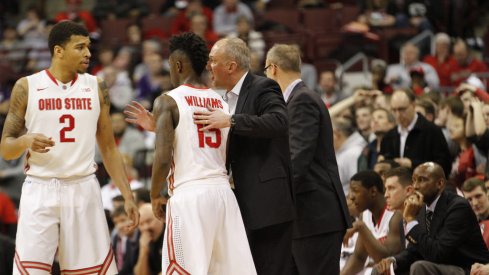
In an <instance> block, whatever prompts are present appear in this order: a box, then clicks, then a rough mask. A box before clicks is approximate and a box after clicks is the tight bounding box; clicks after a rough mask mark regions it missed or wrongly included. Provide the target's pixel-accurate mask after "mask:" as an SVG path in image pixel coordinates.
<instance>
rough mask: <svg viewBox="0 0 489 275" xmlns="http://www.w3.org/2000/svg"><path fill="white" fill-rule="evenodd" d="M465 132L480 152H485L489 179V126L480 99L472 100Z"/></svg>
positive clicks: (486, 172) (485, 170)
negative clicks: (485, 120)
mask: <svg viewBox="0 0 489 275" xmlns="http://www.w3.org/2000/svg"><path fill="white" fill-rule="evenodd" d="M465 134H466V136H467V138H468V139H469V140H470V141H471V142H473V143H474V144H475V145H476V147H477V149H478V150H479V151H480V152H483V153H485V156H486V167H485V169H484V172H483V173H484V176H485V179H486V180H488V179H489V161H487V159H489V128H488V127H487V126H486V123H485V122H484V115H483V113H482V104H481V103H480V101H478V100H475V99H474V100H472V101H471V103H470V107H469V111H468V112H467V116H466V125H465Z"/></svg>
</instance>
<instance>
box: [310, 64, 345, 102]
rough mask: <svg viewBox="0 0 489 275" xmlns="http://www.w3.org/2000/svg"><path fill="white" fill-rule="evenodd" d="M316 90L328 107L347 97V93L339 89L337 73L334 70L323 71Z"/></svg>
mask: <svg viewBox="0 0 489 275" xmlns="http://www.w3.org/2000/svg"><path fill="white" fill-rule="evenodd" d="M316 91H317V92H318V93H319V95H321V99H322V100H323V102H324V104H326V106H327V107H328V108H329V107H331V106H333V105H334V104H336V103H337V102H339V101H341V100H343V99H344V98H346V95H344V93H343V92H342V91H340V90H339V89H338V85H337V79H336V75H335V73H334V72H333V71H323V72H321V75H320V76H319V83H318V85H317V88H316Z"/></svg>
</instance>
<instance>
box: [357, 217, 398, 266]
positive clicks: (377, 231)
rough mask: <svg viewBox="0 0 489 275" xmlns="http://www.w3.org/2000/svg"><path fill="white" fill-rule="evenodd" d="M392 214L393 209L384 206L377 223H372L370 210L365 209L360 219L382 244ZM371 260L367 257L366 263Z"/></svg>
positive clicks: (387, 232)
mask: <svg viewBox="0 0 489 275" xmlns="http://www.w3.org/2000/svg"><path fill="white" fill-rule="evenodd" d="M392 216H394V211H389V210H387V209H386V208H384V213H383V214H382V216H380V221H377V224H374V222H373V219H372V212H370V210H365V211H363V213H362V221H363V222H364V223H365V225H366V226H367V228H368V229H369V230H370V232H372V234H373V235H374V237H375V238H376V239H377V240H379V242H380V243H382V244H383V243H384V241H385V239H386V238H387V234H389V223H390V221H391V218H392ZM372 262H373V259H372V258H371V257H368V259H367V261H366V264H367V265H368V264H369V263H372ZM366 274H370V273H366Z"/></svg>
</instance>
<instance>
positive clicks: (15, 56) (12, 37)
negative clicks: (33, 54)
mask: <svg viewBox="0 0 489 275" xmlns="http://www.w3.org/2000/svg"><path fill="white" fill-rule="evenodd" d="M27 47H28V45H26V44H25V43H24V42H23V41H22V40H20V39H19V37H18V35H17V31H16V30H15V28H14V27H13V26H10V25H7V26H5V28H4V29H3V35H2V40H0V59H1V60H2V61H1V63H6V64H4V65H7V66H8V67H10V68H12V70H13V72H14V73H21V72H22V70H23V69H24V66H25V63H26V55H27V50H28V48H27Z"/></svg>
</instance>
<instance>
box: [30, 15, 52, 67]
mask: <svg viewBox="0 0 489 275" xmlns="http://www.w3.org/2000/svg"><path fill="white" fill-rule="evenodd" d="M54 24H55V22H54V21H46V27H45V28H44V38H43V39H36V40H33V41H32V42H31V43H30V44H29V45H28V46H29V47H30V51H29V53H28V54H27V58H28V61H27V64H26V66H25V70H26V71H27V72H38V71H42V70H44V69H47V68H49V66H50V65H51V53H50V52H49V47H48V37H49V33H50V32H51V29H52V28H53V26H54Z"/></svg>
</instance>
